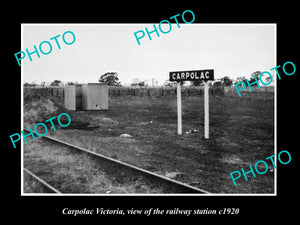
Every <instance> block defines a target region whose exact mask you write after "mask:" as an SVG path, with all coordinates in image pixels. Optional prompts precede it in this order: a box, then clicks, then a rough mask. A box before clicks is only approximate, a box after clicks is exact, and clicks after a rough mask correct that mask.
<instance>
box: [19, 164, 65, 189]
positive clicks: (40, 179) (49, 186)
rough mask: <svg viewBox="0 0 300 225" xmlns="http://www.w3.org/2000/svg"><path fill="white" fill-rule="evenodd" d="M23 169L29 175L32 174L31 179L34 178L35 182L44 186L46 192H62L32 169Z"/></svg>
mask: <svg viewBox="0 0 300 225" xmlns="http://www.w3.org/2000/svg"><path fill="white" fill-rule="evenodd" d="M23 171H24V172H25V173H26V174H27V175H28V176H30V178H31V179H33V180H34V181H35V182H37V183H38V184H39V185H41V186H42V188H43V189H44V192H46V193H56V194H61V192H60V191H58V190H57V189H56V188H54V187H52V186H51V185H50V184H48V183H47V182H46V181H44V180H43V179H42V178H40V177H38V176H37V175H35V174H34V173H32V172H31V171H29V170H28V169H26V168H23Z"/></svg>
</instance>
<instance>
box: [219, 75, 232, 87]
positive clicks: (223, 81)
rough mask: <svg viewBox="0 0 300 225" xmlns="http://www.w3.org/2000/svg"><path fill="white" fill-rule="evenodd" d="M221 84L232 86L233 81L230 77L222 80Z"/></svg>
mask: <svg viewBox="0 0 300 225" xmlns="http://www.w3.org/2000/svg"><path fill="white" fill-rule="evenodd" d="M221 83H222V85H223V86H231V85H232V83H233V81H232V79H230V78H229V77H228V76H225V77H223V78H221Z"/></svg>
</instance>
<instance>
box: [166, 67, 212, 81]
mask: <svg viewBox="0 0 300 225" xmlns="http://www.w3.org/2000/svg"><path fill="white" fill-rule="evenodd" d="M169 75H170V81H194V80H203V81H209V80H214V70H211V69H210V70H191V71H176V72H169Z"/></svg>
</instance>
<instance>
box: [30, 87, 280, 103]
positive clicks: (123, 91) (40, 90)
mask: <svg viewBox="0 0 300 225" xmlns="http://www.w3.org/2000/svg"><path fill="white" fill-rule="evenodd" d="M252 89H253V92H250V90H249V89H244V90H242V91H241V94H242V96H243V95H247V94H250V93H261V94H262V93H265V92H268V93H270V94H272V93H274V87H273V86H265V87H261V88H257V87H253V88H252ZM176 92H177V90H176V87H143V88H136V87H112V86H110V87H109V88H108V95H109V97H112V98H113V97H126V96H131V97H152V98H159V97H163V96H175V95H176V94H177V93H176ZM209 92H210V93H209V94H210V95H211V96H218V95H228V96H233V97H239V96H238V93H237V91H236V89H235V87H234V86H232V87H210V88H209ZM28 94H40V95H43V96H56V97H58V98H59V99H61V100H63V99H64V95H65V92H64V87H24V96H26V95H28ZM181 94H182V96H197V95H203V94H204V89H203V87H202V86H200V87H182V89H181Z"/></svg>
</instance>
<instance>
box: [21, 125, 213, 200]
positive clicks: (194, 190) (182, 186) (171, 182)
mask: <svg viewBox="0 0 300 225" xmlns="http://www.w3.org/2000/svg"><path fill="white" fill-rule="evenodd" d="M23 130H24V131H26V132H28V133H29V132H30V131H29V130H27V129H23ZM41 138H44V139H46V140H49V141H52V142H55V143H59V144H61V145H64V146H66V147H68V148H71V149H75V150H77V151H81V152H85V153H87V154H89V155H92V156H94V157H96V158H100V159H103V160H106V161H108V162H111V163H114V164H117V165H121V166H123V167H125V168H129V169H131V170H134V171H136V172H139V173H141V174H143V175H147V176H148V177H151V178H154V179H156V180H159V181H163V182H165V183H167V184H169V185H171V186H175V187H176V188H179V189H181V190H182V191H183V192H184V193H203V194H210V192H208V191H205V190H203V189H199V188H197V187H193V186H190V185H188V184H185V183H182V182H180V181H177V180H173V179H170V178H168V177H165V176H162V175H159V174H156V173H153V172H151V171H148V170H145V169H142V168H139V167H137V166H134V165H130V164H128V163H125V162H122V161H119V160H116V159H113V158H110V157H107V156H104V155H102V154H99V153H96V152H92V151H90V150H87V149H84V148H82V147H78V146H75V145H73V144H70V143H67V142H65V141H62V140H59V139H56V138H53V137H49V136H43V137H41Z"/></svg>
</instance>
